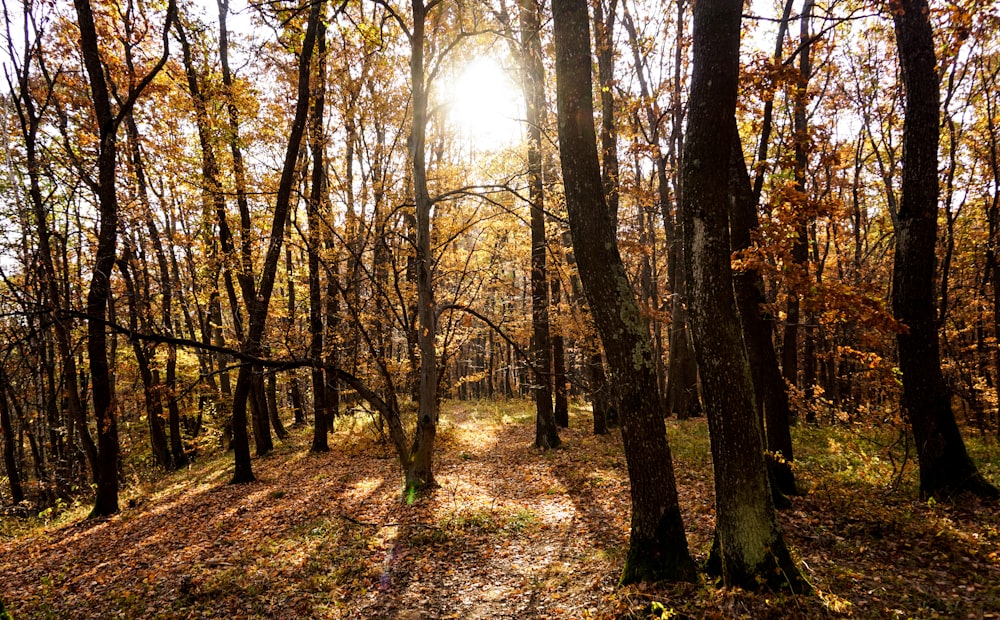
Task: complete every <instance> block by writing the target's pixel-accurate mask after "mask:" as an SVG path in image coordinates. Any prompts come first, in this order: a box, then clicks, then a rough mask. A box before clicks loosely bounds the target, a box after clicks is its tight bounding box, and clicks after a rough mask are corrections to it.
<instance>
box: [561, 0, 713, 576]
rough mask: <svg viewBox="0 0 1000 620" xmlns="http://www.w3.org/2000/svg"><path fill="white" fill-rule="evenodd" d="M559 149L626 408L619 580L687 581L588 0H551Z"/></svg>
mask: <svg viewBox="0 0 1000 620" xmlns="http://www.w3.org/2000/svg"><path fill="white" fill-rule="evenodd" d="M552 12H553V21H554V26H555V44H556V78H557V94H558V110H559V146H560V151H561V154H562V169H563V183H564V186H565V189H566V206H567V210H568V212H569V220H570V227H571V230H572V234H573V249H574V251H575V254H576V260H577V261H578V263H579V265H580V277H581V280H582V282H583V288H584V291H585V293H586V295H587V299H588V300H589V302H590V307H591V310H592V311H593V313H594V322H595V323H596V325H597V329H598V331H599V332H600V334H601V341H602V342H603V343H604V350H605V352H606V354H607V357H608V366H609V367H610V369H611V373H612V383H613V384H614V385H615V386H616V388H617V395H618V397H619V403H620V406H621V412H620V415H621V418H622V439H623V442H624V446H625V456H626V460H627V462H628V472H629V480H630V481H631V484H632V487H631V494H632V531H631V537H630V540H629V550H628V555H627V557H626V560H625V568H624V570H623V572H622V577H621V581H622V582H623V583H630V582H634V581H642V580H656V579H674V580H691V579H693V578H694V576H695V566H694V562H693V560H692V559H691V556H690V555H689V554H688V547H687V539H686V537H685V535H684V524H683V522H682V520H681V513H680V508H679V506H678V503H677V487H676V484H675V481H674V471H673V464H672V459H671V456H670V446H669V444H668V443H667V437H666V432H665V428H664V422H663V417H662V411H661V403H660V394H659V392H658V391H657V384H656V371H655V364H654V363H653V359H652V354H653V351H652V345H651V343H650V342H649V334H648V333H646V331H645V329H644V327H643V324H642V317H641V316H640V314H639V307H638V304H637V303H636V300H635V294H634V293H633V291H632V287H631V285H630V284H629V281H628V277H627V275H626V273H625V268H624V266H623V264H622V260H621V256H620V255H619V253H618V245H617V243H615V237H614V232H613V230H612V221H611V214H610V213H609V211H608V205H607V202H606V200H605V197H604V192H603V188H602V185H601V169H600V164H599V163H598V157H597V136H596V135H595V131H594V123H593V118H594V111H593V103H592V98H593V90H592V81H591V74H590V66H591V63H590V33H589V27H588V25H589V22H588V16H587V3H586V1H585V0H554V1H553V3H552Z"/></svg>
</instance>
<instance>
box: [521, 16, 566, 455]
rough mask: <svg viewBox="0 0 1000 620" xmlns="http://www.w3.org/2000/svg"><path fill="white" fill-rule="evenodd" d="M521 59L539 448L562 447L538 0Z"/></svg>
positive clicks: (525, 21)
mask: <svg viewBox="0 0 1000 620" xmlns="http://www.w3.org/2000/svg"><path fill="white" fill-rule="evenodd" d="M518 9H519V11H518V14H519V19H520V26H521V62H522V64H523V67H522V75H523V77H522V80H523V88H524V103H525V109H526V119H525V120H526V121H527V131H528V184H529V188H528V189H529V194H530V195H529V201H530V202H531V323H532V329H533V331H532V339H531V343H532V352H533V354H534V355H533V360H532V362H533V364H534V370H535V389H534V392H535V420H536V422H535V446H536V447H538V448H542V449H549V448H558V447H559V443H560V440H559V432H558V429H557V427H556V420H555V415H554V411H553V409H552V385H553V382H552V347H551V338H550V337H549V282H548V271H547V270H546V268H545V255H546V253H547V252H548V246H547V244H546V241H545V187H544V179H543V177H542V123H543V122H544V118H545V67H544V65H543V64H542V40H541V26H540V21H541V20H540V17H539V11H540V10H541V7H540V6H539V4H538V2H537V0H520V4H519V6H518Z"/></svg>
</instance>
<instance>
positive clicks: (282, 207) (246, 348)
mask: <svg viewBox="0 0 1000 620" xmlns="http://www.w3.org/2000/svg"><path fill="white" fill-rule="evenodd" d="M322 6H323V2H316V3H314V4H313V5H312V6H311V7H310V10H309V17H308V21H307V24H306V31H305V36H304V37H303V39H302V50H301V53H300V55H299V67H298V85H297V98H296V103H295V116H294V118H293V120H292V125H291V127H290V131H289V137H288V145H287V148H286V149H285V157H284V162H283V164H282V169H281V178H280V180H279V182H278V193H277V196H276V197H275V202H274V215H273V220H272V222H271V233H270V239H269V241H268V245H267V252H266V254H265V256H264V264H263V267H262V269H261V277H260V286H259V287H258V288H257V295H256V299H255V300H254V301H253V303H252V304H248V306H249V308H248V309H249V315H250V316H249V328H248V331H247V334H246V338H245V339H244V342H243V345H242V349H243V352H244V353H248V354H250V355H260V354H261V352H262V346H261V344H262V340H263V337H264V330H265V327H266V326H267V318H268V307H269V305H270V302H271V293H272V292H273V290H274V281H275V277H276V275H277V270H278V259H279V257H280V255H281V246H282V243H283V242H284V232H285V222H286V221H287V220H288V209H289V208H290V204H291V198H292V189H293V185H294V182H295V178H294V177H295V162H296V159H297V158H298V153H299V147H300V146H301V144H302V136H303V134H304V133H305V127H306V120H307V117H308V113H309V99H310V89H309V82H310V79H309V78H310V65H311V61H312V56H313V50H314V47H315V43H316V31H317V29H318V27H319V21H320V9H321V7H322ZM223 30H225V28H223ZM254 372H255V371H254ZM251 375H252V371H251V368H250V367H249V366H246V365H244V366H241V367H240V372H239V375H238V376H237V379H236V391H235V393H234V394H233V443H234V451H235V456H236V468H235V473H234V475H233V480H232V482H233V483H241V482H251V481H253V480H254V476H253V470H252V468H251V465H250V458H249V457H250V451H249V447H248V446H246V447H244V446H241V445H240V442H242V441H246V440H247V438H246V420H247V417H246V413H247V399H248V397H249V395H250V391H251V389H252V388H253V385H252V384H253V383H254V381H252V380H251V378H252V377H251ZM264 419H265V420H266V413H265V418H264ZM258 451H259V448H258Z"/></svg>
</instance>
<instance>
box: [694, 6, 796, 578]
mask: <svg viewBox="0 0 1000 620" xmlns="http://www.w3.org/2000/svg"><path fill="white" fill-rule="evenodd" d="M742 9H743V2H742V0H725V1H717V2H711V3H708V2H698V3H696V4H695V5H694V44H693V45H694V47H693V57H694V66H693V72H692V78H691V95H690V102H689V105H690V107H689V109H690V112H689V114H688V124H687V138H686V140H685V145H684V181H683V186H684V202H683V207H682V213H683V222H684V244H685V250H686V252H685V256H686V259H687V261H686V267H687V273H688V285H689V286H688V292H689V295H690V298H691V326H692V330H693V335H694V342H695V352H696V355H697V360H698V371H699V373H700V374H701V380H702V386H703V388H704V398H705V409H706V413H707V415H708V424H709V431H710V433H711V443H712V462H713V464H714V470H715V492H716V500H715V501H716V543H717V544H716V548H717V549H718V554H717V556H716V557H717V561H718V562H717V566H718V567H719V568H720V569H721V571H720V572H721V573H722V578H723V582H724V583H725V584H726V585H728V586H740V587H744V588H754V589H756V588H760V587H762V586H764V587H768V588H782V587H789V588H791V589H793V590H795V591H801V590H806V589H808V584H807V583H806V582H805V581H804V580H803V579H802V577H801V575H800V574H799V571H798V568H797V567H796V566H795V564H794V562H793V561H792V558H791V556H790V554H789V552H788V549H787V548H786V547H785V543H784V539H783V538H782V536H781V532H780V531H779V530H778V524H777V519H776V515H775V511H774V504H773V503H772V498H771V489H770V485H769V483H768V475H767V465H766V462H765V460H764V442H763V439H762V435H761V428H760V421H759V418H758V415H757V412H756V411H757V406H756V402H755V398H754V389H753V380H752V377H751V371H750V364H749V361H748V359H747V353H746V350H745V349H744V344H743V334H742V333H741V328H740V321H739V314H738V312H737V307H736V299H735V297H734V293H733V280H732V267H731V247H730V239H729V218H728V214H727V209H726V205H727V202H728V196H727V193H728V192H727V187H726V184H725V183H719V178H720V177H722V178H725V177H726V176H728V175H727V171H728V170H729V167H730V153H731V150H732V145H733V142H734V140H733V134H732V132H733V131H735V113H736V91H737V85H738V82H739V66H740V62H739V47H740V21H741V17H742Z"/></svg>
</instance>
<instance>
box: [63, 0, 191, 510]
mask: <svg viewBox="0 0 1000 620" xmlns="http://www.w3.org/2000/svg"><path fill="white" fill-rule="evenodd" d="M74 6H75V8H76V15H77V25H78V26H79V29H80V48H81V53H82V56H83V64H84V68H85V69H86V72H87V78H88V81H89V83H90V94H91V103H92V105H93V107H94V116H95V120H96V124H97V132H98V155H97V181H96V184H95V190H96V193H97V198H98V212H99V213H98V220H99V222H100V224H99V230H98V235H97V252H96V254H95V256H94V266H93V271H92V275H91V280H90V289H89V291H88V293H87V305H86V308H87V316H88V320H87V354H88V356H89V358H90V376H91V382H92V391H93V402H94V414H95V417H96V419H97V467H96V472H97V478H96V480H95V482H96V485H97V490H96V494H95V499H94V509H93V511H91V516H92V517H101V516H107V515H111V514H114V513H116V512H118V420H117V415H116V414H115V410H114V384H113V379H112V374H111V366H110V363H109V360H108V339H107V329H106V325H105V321H106V318H107V316H108V315H107V312H108V306H109V304H110V303H111V301H112V300H111V272H112V270H113V269H114V266H115V249H116V247H117V244H118V194H117V190H116V187H117V186H116V178H115V172H116V167H117V161H118V127H119V125H120V124H121V120H122V118H124V117H126V116H127V115H128V114H130V113H131V111H132V107H133V106H134V105H135V101H136V99H137V98H138V96H139V95H140V94H141V93H142V91H143V90H145V88H146V86H148V85H149V84H150V83H151V82H152V79H153V77H155V75H156V74H157V73H159V71H160V69H161V68H163V65H164V64H165V63H166V60H167V53H168V44H167V40H168V38H167V32H169V30H170V27H171V23H172V22H173V19H174V17H175V13H176V8H177V7H176V5H175V4H174V2H173V0H170V2H169V3H168V5H167V16H166V21H165V23H164V27H163V32H164V36H163V55H162V56H161V58H160V60H159V62H158V63H157V64H156V65H155V66H154V68H153V69H152V70H151V71H150V73H149V74H148V75H146V76H145V77H144V78H143V79H142V80H141V81H140V82H139V83H138V84H136V85H130V87H129V91H128V96H127V97H125V98H124V100H123V101H122V102H121V103H120V105H119V108H118V111H117V113H116V112H115V111H114V110H113V109H112V104H111V90H110V88H109V87H108V82H107V79H106V77H105V74H104V63H103V61H102V59H101V51H100V42H99V40H98V34H97V27H96V25H95V23H94V13H93V10H92V8H91V6H90V0H74Z"/></svg>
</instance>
